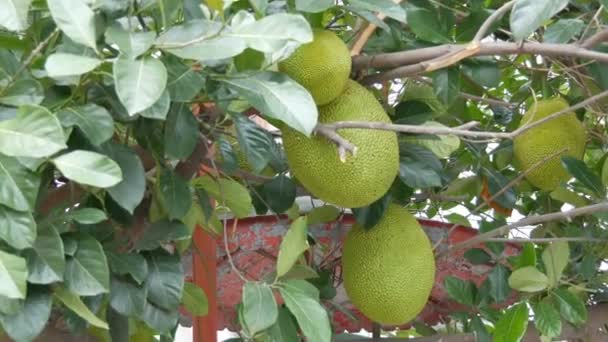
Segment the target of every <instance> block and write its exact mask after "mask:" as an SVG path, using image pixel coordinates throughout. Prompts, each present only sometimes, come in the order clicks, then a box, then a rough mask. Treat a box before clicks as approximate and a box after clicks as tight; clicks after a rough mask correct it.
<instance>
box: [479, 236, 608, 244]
mask: <svg viewBox="0 0 608 342" xmlns="http://www.w3.org/2000/svg"><path fill="white" fill-rule="evenodd" d="M557 241H565V242H595V243H600V242H602V243H606V242H608V240H606V239H596V238H586V237H556V238H526V239H513V238H488V239H485V240H483V242H508V243H526V242H534V243H551V242H557Z"/></svg>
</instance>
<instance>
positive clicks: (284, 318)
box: [268, 307, 299, 342]
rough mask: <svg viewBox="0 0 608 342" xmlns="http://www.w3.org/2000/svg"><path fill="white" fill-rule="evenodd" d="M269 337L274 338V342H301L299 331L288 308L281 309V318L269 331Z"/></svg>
mask: <svg viewBox="0 0 608 342" xmlns="http://www.w3.org/2000/svg"><path fill="white" fill-rule="evenodd" d="M268 335H270V336H271V338H273V341H285V342H298V341H299V337H298V330H297V328H296V325H295V323H294V321H293V319H292V318H291V314H290V313H289V310H288V309H287V308H285V307H281V308H279V317H278V319H277V321H276V323H275V324H274V325H273V326H271V327H270V329H269V330H268Z"/></svg>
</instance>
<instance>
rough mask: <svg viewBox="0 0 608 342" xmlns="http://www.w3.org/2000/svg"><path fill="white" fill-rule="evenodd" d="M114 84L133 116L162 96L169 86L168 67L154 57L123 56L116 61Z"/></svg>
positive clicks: (121, 99) (119, 96) (122, 101)
mask: <svg viewBox="0 0 608 342" xmlns="http://www.w3.org/2000/svg"><path fill="white" fill-rule="evenodd" d="M114 84H115V87H116V94H118V98H119V99H120V102H121V103H122V104H123V105H124V106H125V109H126V110H127V112H128V113H129V115H131V116H133V115H135V114H137V113H139V112H141V111H143V110H145V109H147V108H150V107H151V106H152V105H154V103H156V101H158V99H159V98H160V97H161V95H162V94H163V91H164V90H165V87H166V86H167V69H165V66H164V65H163V63H162V62H161V61H159V60H158V59H155V58H152V57H143V58H140V59H138V60H132V59H129V58H127V57H124V56H122V57H119V58H118V59H116V61H115V62H114Z"/></svg>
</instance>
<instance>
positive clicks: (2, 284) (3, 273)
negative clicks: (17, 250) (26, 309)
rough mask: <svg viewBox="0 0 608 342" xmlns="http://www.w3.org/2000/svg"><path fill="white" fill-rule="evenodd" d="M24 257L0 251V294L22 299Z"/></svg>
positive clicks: (25, 276)
mask: <svg viewBox="0 0 608 342" xmlns="http://www.w3.org/2000/svg"><path fill="white" fill-rule="evenodd" d="M26 278H27V266H26V263H25V259H23V258H22V257H19V256H17V255H13V254H9V253H5V252H3V251H0V296H3V297H7V298H16V299H23V298H25V296H26V289H25V288H26V281H25V280H26Z"/></svg>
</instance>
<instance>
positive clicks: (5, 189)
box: [0, 154, 40, 211]
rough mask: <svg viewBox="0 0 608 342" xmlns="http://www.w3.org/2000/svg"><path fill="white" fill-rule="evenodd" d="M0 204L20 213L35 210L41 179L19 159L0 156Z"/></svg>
mask: <svg viewBox="0 0 608 342" xmlns="http://www.w3.org/2000/svg"><path fill="white" fill-rule="evenodd" d="M0 179H2V180H3V181H2V182H0V204H4V205H6V206H7V207H9V208H11V209H15V210H19V211H31V210H34V205H35V202H36V197H37V196H38V188H39V187H40V177H39V176H38V175H37V174H36V173H34V172H31V171H30V170H28V169H27V168H26V167H24V166H23V165H22V164H21V163H19V161H17V159H15V158H11V157H7V156H4V155H1V154H0Z"/></svg>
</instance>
